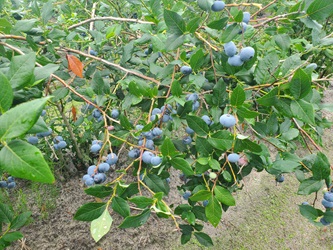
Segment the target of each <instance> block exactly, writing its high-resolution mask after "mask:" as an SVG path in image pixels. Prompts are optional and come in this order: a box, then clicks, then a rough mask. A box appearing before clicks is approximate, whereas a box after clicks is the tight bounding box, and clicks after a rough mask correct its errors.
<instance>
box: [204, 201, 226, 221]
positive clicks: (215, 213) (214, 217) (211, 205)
mask: <svg viewBox="0 0 333 250" xmlns="http://www.w3.org/2000/svg"><path fill="white" fill-rule="evenodd" d="M205 214H206V217H207V219H208V221H209V222H210V223H211V224H212V225H213V226H214V227H217V225H218V224H219V223H220V220H221V217H222V208H221V204H220V202H219V201H218V200H217V199H216V198H215V197H214V196H211V197H210V198H209V200H208V205H207V206H206V207H205Z"/></svg>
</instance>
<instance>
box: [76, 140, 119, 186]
mask: <svg viewBox="0 0 333 250" xmlns="http://www.w3.org/2000/svg"><path fill="white" fill-rule="evenodd" d="M94 145H98V144H94ZM117 162H118V156H117V155H116V154H115V153H110V154H108V155H107V156H106V160H105V162H101V163H100V164H99V165H97V166H96V165H91V166H89V167H88V169H87V174H85V175H84V176H83V177H82V180H83V182H84V184H85V185H86V186H92V185H94V184H101V183H103V182H105V181H106V174H105V173H106V172H107V171H109V170H110V168H111V166H112V165H114V164H116V163H117Z"/></svg>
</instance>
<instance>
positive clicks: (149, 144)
mask: <svg viewBox="0 0 333 250" xmlns="http://www.w3.org/2000/svg"><path fill="white" fill-rule="evenodd" d="M145 147H146V148H148V149H151V150H154V149H155V146H154V141H153V140H146V144H145Z"/></svg>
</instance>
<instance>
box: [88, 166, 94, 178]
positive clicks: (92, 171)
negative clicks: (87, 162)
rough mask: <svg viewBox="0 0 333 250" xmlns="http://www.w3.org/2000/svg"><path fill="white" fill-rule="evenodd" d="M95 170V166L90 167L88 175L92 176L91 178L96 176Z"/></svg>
mask: <svg viewBox="0 0 333 250" xmlns="http://www.w3.org/2000/svg"><path fill="white" fill-rule="evenodd" d="M95 169H96V166H95V165H91V166H89V167H88V169H87V174H88V175H90V176H93V175H94V174H95Z"/></svg>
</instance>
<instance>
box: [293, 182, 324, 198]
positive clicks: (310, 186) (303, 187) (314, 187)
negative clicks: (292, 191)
mask: <svg viewBox="0 0 333 250" xmlns="http://www.w3.org/2000/svg"><path fill="white" fill-rule="evenodd" d="M322 186H323V181H321V180H313V179H305V180H304V181H302V182H301V184H300V185H299V187H298V194H300V195H309V194H311V193H314V192H317V191H319V190H320V189H321V188H322Z"/></svg>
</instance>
